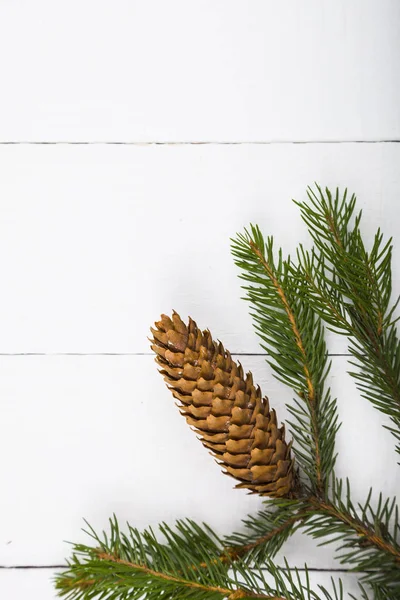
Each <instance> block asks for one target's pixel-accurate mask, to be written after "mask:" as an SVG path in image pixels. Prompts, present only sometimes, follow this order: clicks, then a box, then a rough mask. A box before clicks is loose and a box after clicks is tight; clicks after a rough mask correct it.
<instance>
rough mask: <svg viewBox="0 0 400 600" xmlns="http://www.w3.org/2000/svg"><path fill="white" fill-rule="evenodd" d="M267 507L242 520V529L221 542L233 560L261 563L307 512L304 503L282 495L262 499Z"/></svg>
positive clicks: (274, 552) (299, 522) (273, 551)
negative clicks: (276, 497) (277, 497)
mask: <svg viewBox="0 0 400 600" xmlns="http://www.w3.org/2000/svg"><path fill="white" fill-rule="evenodd" d="M265 504H266V508H265V509H264V510H262V511H259V512H258V513H257V514H256V515H251V516H249V517H247V519H245V520H244V521H243V524H244V526H245V531H244V532H243V533H233V534H231V535H230V536H228V537H226V538H225V540H224V546H225V549H226V552H227V553H228V555H229V556H230V557H231V559H232V560H235V559H237V558H243V557H245V560H246V562H252V561H255V562H257V563H259V564H262V563H263V562H264V561H265V560H267V559H268V558H273V557H274V556H275V555H276V553H277V552H278V551H279V550H280V549H281V547H282V546H283V544H284V543H285V541H286V540H287V539H288V538H289V537H290V536H291V535H292V534H293V533H294V532H295V531H297V529H298V528H299V527H300V525H301V523H302V521H303V519H304V518H306V517H307V516H308V514H309V513H308V511H307V508H308V507H307V506H306V505H305V503H303V502H301V501H297V500H285V499H282V498H279V499H271V500H267V501H265Z"/></svg>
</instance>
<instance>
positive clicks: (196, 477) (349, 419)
mask: <svg viewBox="0 0 400 600" xmlns="http://www.w3.org/2000/svg"><path fill="white" fill-rule="evenodd" d="M241 362H242V364H243V366H244V367H245V368H246V369H251V370H252V372H253V374H254V378H255V381H257V382H258V383H259V384H260V386H261V388H262V389H263V391H264V393H266V394H268V396H269V398H270V400H271V405H272V406H274V407H275V408H276V410H277V413H278V415H279V417H280V419H285V417H286V414H287V413H286V410H285V403H286V402H288V401H290V400H291V394H290V391H288V390H287V389H286V388H285V387H284V386H283V385H281V384H279V383H278V382H277V381H276V380H274V379H273V378H272V376H271V374H270V371H269V368H268V366H267V365H266V363H265V359H264V357H261V356H257V357H254V356H253V357H251V356H243V357H241ZM346 368H347V359H346V357H334V359H333V366H332V376H331V381H330V383H331V384H332V390H333V394H334V395H336V396H337V398H338V403H339V409H340V416H341V418H342V419H343V426H342V429H341V431H340V433H339V435H338V451H339V459H338V465H337V467H338V469H337V470H338V475H339V476H344V477H346V476H350V477H351V480H352V485H353V492H354V499H355V500H358V501H361V500H362V499H363V498H365V497H366V495H367V493H368V490H369V487H370V485H371V484H372V482H373V484H374V486H375V487H376V489H377V490H379V489H384V490H385V491H386V493H387V495H395V493H396V491H398V489H399V484H400V474H399V470H398V469H397V468H396V455H395V453H394V451H393V443H392V440H391V438H390V435H389V434H388V433H387V432H386V431H385V430H383V428H382V427H381V424H382V423H383V422H384V421H383V418H382V416H381V414H380V413H377V411H375V410H374V409H373V408H372V407H371V406H370V405H369V404H368V403H367V402H366V401H364V400H362V399H361V398H359V397H358V395H357V393H355V389H354V383H353V381H352V380H350V379H349V376H347V375H346V374H345V371H346ZM0 397H1V398H2V406H3V411H2V423H1V428H2V433H1V437H0V456H4V457H10V458H9V459H8V460H4V461H3V462H2V464H1V467H0V478H1V481H2V482H3V485H4V489H6V490H10V491H11V493H7V494H2V495H1V497H0V532H1V533H0V536H1V537H0V564H3V565H8V566H12V565H17V564H29V565H31V564H38V565H48V564H62V562H63V558H64V557H65V555H66V553H67V552H68V547H67V546H66V545H65V544H64V542H63V541H64V540H73V541H77V540H78V539H82V536H81V534H80V529H81V527H82V526H83V522H82V518H83V517H85V518H86V519H87V520H89V522H90V523H91V524H92V525H93V526H94V527H95V528H97V529H99V528H100V529H101V528H103V527H106V526H107V520H108V517H109V516H111V515H112V514H113V513H116V514H117V515H118V517H119V518H120V519H121V522H124V521H126V520H128V521H130V522H132V523H135V525H136V526H138V527H139V528H142V527H145V526H146V525H148V524H152V525H154V524H156V523H157V522H159V521H162V520H165V521H168V522H172V521H174V520H175V519H178V518H180V517H190V518H195V519H199V520H202V521H207V522H208V523H210V525H211V526H212V527H214V528H216V530H217V531H218V532H220V533H230V532H231V531H232V530H236V529H237V528H240V527H241V520H242V519H243V518H245V517H246V516H247V514H248V513H250V512H254V511H257V510H258V509H259V508H261V506H262V503H261V499H260V498H259V497H258V496H250V495H248V494H247V493H246V492H245V491H244V490H235V489H233V486H234V480H233V479H231V478H229V477H222V476H221V474H220V468H219V467H218V465H217V464H216V463H215V462H214V460H213V459H212V457H211V456H210V455H209V454H208V453H207V451H205V449H204V448H203V446H202V445H201V443H200V442H199V441H198V440H197V439H196V436H195V434H193V432H191V431H190V429H189V428H188V427H187V425H186V423H185V422H184V419H183V418H182V417H181V416H180V415H179V411H178V410H177V409H176V407H175V406H174V402H173V399H172V397H171V394H170V392H169V391H168V390H167V388H166V386H165V385H164V382H163V381H162V378H161V377H160V376H159V375H158V373H157V368H156V365H155V363H154V361H153V357H151V356H69V357H66V356H46V357H43V356H7V357H6V356H3V357H1V358H0ZM360 415H362V420H361V423H362V426H360ZM377 448H379V461H378V457H377ZM366 465H368V468H366ZM381 465H385V468H384V469H382V467H381ZM284 555H285V556H286V557H287V559H288V561H289V563H290V564H291V565H293V566H296V565H302V564H304V562H307V564H309V565H310V566H312V567H320V568H331V567H338V564H337V563H336V562H335V561H334V559H333V558H332V549H331V548H330V547H326V548H324V549H322V550H321V549H320V550H318V551H317V550H316V545H315V543H314V542H313V541H312V540H310V539H309V538H303V537H302V536H300V535H297V536H296V537H295V538H293V539H292V540H291V542H289V543H288V544H287V546H286V548H285V551H284ZM281 556H282V553H281Z"/></svg>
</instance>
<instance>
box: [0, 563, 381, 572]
mask: <svg viewBox="0 0 400 600" xmlns="http://www.w3.org/2000/svg"><path fill="white" fill-rule="evenodd" d="M67 568H68V565H14V566H4V565H0V570H4V571H7V570H10V571H12V570H21V571H22V570H27V571H28V570H35V569H38V570H40V569H43V570H44V569H67ZM295 570H296V571H299V572H300V571H301V572H304V571H305V570H306V569H305V568H304V567H290V568H289V571H295ZM307 571H308V572H309V573H354V571H352V570H351V569H329V568H324V567H321V568H319V567H307ZM370 572H371V571H357V573H370Z"/></svg>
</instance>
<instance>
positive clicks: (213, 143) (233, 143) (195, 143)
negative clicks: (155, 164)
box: [0, 139, 400, 146]
mask: <svg viewBox="0 0 400 600" xmlns="http://www.w3.org/2000/svg"><path fill="white" fill-rule="evenodd" d="M399 143H400V139H371V140H357V139H354V140H265V141H263V140H258V141H257V140H239V141H212V140H203V141H201V140H199V141H179V140H178V141H168V140H165V141H157V140H151V141H147V142H144V141H143V142H138V141H130V142H126V141H125V142H123V141H117V140H110V141H102V140H93V141H74V140H56V141H46V140H40V141H29V140H25V141H24V140H21V141H13V140H3V141H0V145H3V146H18V145H20V146H37V145H43V146H55V145H70V146H241V145H258V146H269V145H279V144H314V145H318V144H399Z"/></svg>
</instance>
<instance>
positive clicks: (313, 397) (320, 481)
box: [250, 240, 325, 496]
mask: <svg viewBox="0 0 400 600" xmlns="http://www.w3.org/2000/svg"><path fill="white" fill-rule="evenodd" d="M250 247H251V249H252V251H253V252H254V254H255V255H256V256H257V258H258V260H259V261H260V263H261V264H262V266H263V268H264V270H265V272H266V273H267V275H268V277H269V278H270V280H271V282H272V285H273V286H274V288H275V289H276V292H277V294H278V296H279V298H280V300H281V302H282V305H283V308H284V310H285V312H286V315H287V317H288V320H289V323H290V325H291V328H292V331H293V335H294V339H295V342H296V345H297V347H298V348H299V350H300V354H301V356H302V361H303V370H304V374H305V377H306V381H307V391H308V393H307V395H306V400H307V404H308V407H309V410H310V418H311V425H312V430H313V437H314V444H315V469H316V475H317V489H318V492H319V494H320V495H321V496H323V495H324V489H325V482H324V478H323V475H322V467H321V463H322V461H321V450H320V443H319V432H318V426H317V402H318V397H317V393H316V390H315V386H314V383H313V380H312V376H311V371H310V368H309V365H308V363H309V361H308V357H307V353H306V350H305V348H304V344H303V340H302V338H301V334H300V331H299V327H298V325H297V321H296V317H295V315H294V313H293V310H292V308H291V306H290V303H289V301H288V299H287V297H286V294H285V291H284V289H283V288H282V286H281V284H280V283H279V281H278V279H277V277H276V276H275V273H274V271H273V269H272V268H271V266H270V265H269V264H268V262H267V261H266V260H265V257H264V256H263V254H262V252H261V251H260V250H259V248H257V246H256V244H255V243H254V242H253V241H252V240H251V241H250Z"/></svg>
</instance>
